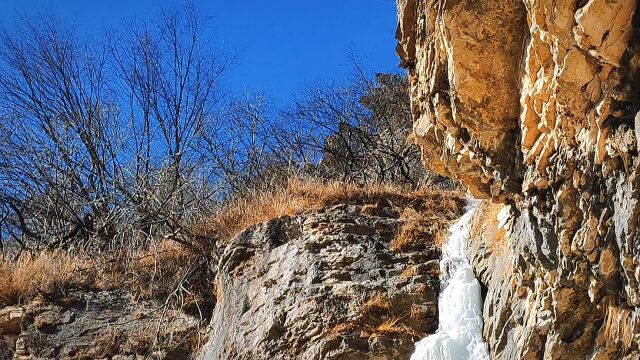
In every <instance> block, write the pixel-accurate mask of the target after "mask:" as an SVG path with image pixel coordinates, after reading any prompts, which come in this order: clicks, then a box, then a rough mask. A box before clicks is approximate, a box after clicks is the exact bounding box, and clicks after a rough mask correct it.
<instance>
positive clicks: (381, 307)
mask: <svg viewBox="0 0 640 360" xmlns="http://www.w3.org/2000/svg"><path fill="white" fill-rule="evenodd" d="M390 310H392V307H391V302H390V301H389V299H387V298H386V297H385V296H384V295H382V293H379V292H378V293H376V294H375V295H374V296H372V297H371V298H369V299H368V300H367V301H365V302H364V303H362V305H361V306H360V309H359V313H360V315H361V316H366V315H370V314H376V313H378V314H379V313H385V312H388V311H390Z"/></svg>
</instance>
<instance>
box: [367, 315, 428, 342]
mask: <svg viewBox="0 0 640 360" xmlns="http://www.w3.org/2000/svg"><path fill="white" fill-rule="evenodd" d="M401 320H402V319H401V318H392V319H387V320H385V321H384V322H383V323H382V324H380V325H378V326H377V327H375V328H373V329H369V331H370V332H371V337H383V338H393V337H414V336H417V335H418V333H417V332H416V331H415V330H414V329H413V328H411V327H410V326H407V325H405V324H403V323H402V322H401Z"/></svg>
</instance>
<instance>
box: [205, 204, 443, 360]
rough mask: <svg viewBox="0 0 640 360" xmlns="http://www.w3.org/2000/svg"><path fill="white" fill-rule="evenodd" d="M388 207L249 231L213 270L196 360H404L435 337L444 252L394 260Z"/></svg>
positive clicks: (394, 219)
mask: <svg viewBox="0 0 640 360" xmlns="http://www.w3.org/2000/svg"><path fill="white" fill-rule="evenodd" d="M402 223H403V221H402V220H401V219H400V218H399V214H398V213H397V212H396V211H395V210H394V209H393V207H392V206H391V204H389V203H386V204H384V202H383V203H378V204H375V205H373V204H370V205H337V206H334V207H329V208H325V209H323V210H320V211H317V212H312V213H310V214H306V215H300V216H295V217H288V216H285V217H280V218H276V219H274V220H271V221H269V222H267V223H265V224H260V225H256V226H253V227H250V228H249V229H247V230H246V231H244V232H243V233H242V234H240V235H239V236H238V237H236V239H235V240H234V241H233V242H232V243H231V244H230V245H229V246H228V247H227V248H226V250H225V251H224V253H223V255H222V256H221V260H220V263H219V266H218V276H217V280H216V283H217V286H218V294H217V301H218V302H217V306H216V308H215V310H214V315H213V320H212V323H211V331H210V341H209V342H208V343H207V345H206V346H205V348H204V350H203V353H202V356H201V358H202V359H209V360H218V359H354V360H355V359H400V358H408V357H409V355H410V354H411V353H412V352H413V343H414V341H416V340H417V339H419V338H420V337H422V336H424V335H425V334H427V333H432V332H433V331H435V329H436V327H437V324H438V319H437V312H438V306H437V294H438V290H439V281H438V264H439V263H438V260H439V257H440V252H439V250H437V248H436V247H435V245H433V244H431V245H429V246H428V247H427V248H426V249H425V248H421V249H415V250H407V251H404V252H400V251H393V250H392V249H390V243H391V242H392V240H393V239H394V238H395V236H396V234H397V233H398V230H399V227H400V226H401V225H402Z"/></svg>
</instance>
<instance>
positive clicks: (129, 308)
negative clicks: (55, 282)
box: [0, 291, 200, 360]
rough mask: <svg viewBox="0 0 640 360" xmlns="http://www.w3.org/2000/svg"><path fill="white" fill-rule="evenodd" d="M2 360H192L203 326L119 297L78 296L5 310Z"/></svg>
mask: <svg viewBox="0 0 640 360" xmlns="http://www.w3.org/2000/svg"><path fill="white" fill-rule="evenodd" d="M0 331H1V332H0V335H1V336H2V340H0V359H14V360H29V359H122V360H126V359H140V358H144V359H186V358H188V357H189V356H190V354H191V353H192V351H193V350H194V349H196V348H197V346H198V344H197V342H198V340H199V336H200V332H199V322H198V320H197V319H196V318H195V317H193V316H190V315H187V314H185V313H182V312H181V311H176V310H168V309H166V308H165V307H164V306H163V304H162V303H158V302H155V301H141V302H132V301H131V299H130V297H129V296H128V294H127V293H124V292H118V291H103V292H86V291H77V292H73V293H70V294H68V295H67V296H65V297H64V298H63V299H58V300H57V301H51V300H45V299H38V300H34V301H32V302H30V303H29V304H27V305H24V306H10V307H6V308H3V309H2V310H0Z"/></svg>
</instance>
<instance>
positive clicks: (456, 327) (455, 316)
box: [411, 207, 489, 360]
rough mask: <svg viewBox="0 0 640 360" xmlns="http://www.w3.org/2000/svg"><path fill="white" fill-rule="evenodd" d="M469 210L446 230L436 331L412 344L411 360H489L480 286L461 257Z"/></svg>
mask: <svg viewBox="0 0 640 360" xmlns="http://www.w3.org/2000/svg"><path fill="white" fill-rule="evenodd" d="M473 210H474V208H473V207H471V208H470V209H468V210H467V212H466V213H465V214H464V215H463V216H462V217H461V218H460V220H458V222H457V223H455V224H454V225H453V226H451V228H450V229H449V231H450V235H449V239H448V240H447V243H446V244H445V245H444V247H443V249H442V260H441V261H440V272H441V274H442V277H441V289H442V290H441V292H440V296H439V299H438V311H439V326H438V330H437V331H436V333H435V334H433V335H429V336H427V337H426V338H424V339H422V340H420V341H418V342H417V343H416V350H415V352H414V353H413V355H412V356H411V360H467V359H468V360H485V359H486V360H488V359H489V351H488V346H487V344H486V343H485V342H484V340H483V338H482V295H481V290H480V283H479V282H478V280H477V279H476V278H475V276H474V274H473V269H472V268H471V265H470V264H469V261H468V260H467V258H466V256H465V241H467V240H468V238H469V230H470V229H469V228H470V220H471V215H472V213H473Z"/></svg>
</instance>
